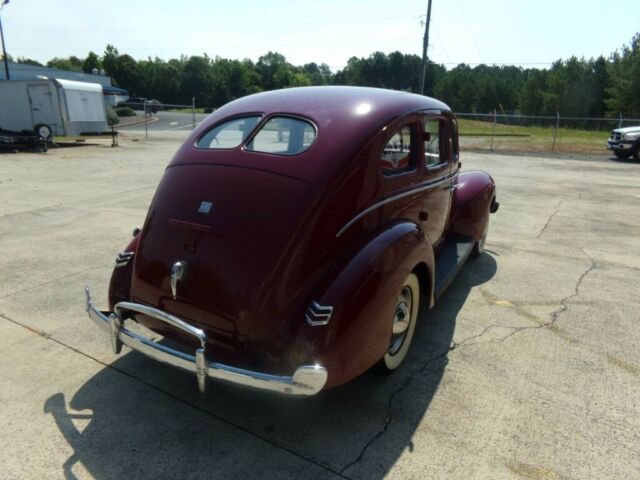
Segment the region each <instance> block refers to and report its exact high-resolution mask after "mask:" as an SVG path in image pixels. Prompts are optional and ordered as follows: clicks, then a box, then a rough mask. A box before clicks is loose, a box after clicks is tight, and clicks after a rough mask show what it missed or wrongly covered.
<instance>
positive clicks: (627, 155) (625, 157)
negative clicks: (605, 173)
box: [614, 152, 629, 160]
mask: <svg viewBox="0 0 640 480" xmlns="http://www.w3.org/2000/svg"><path fill="white" fill-rule="evenodd" d="M614 153H615V155H616V157H618V158H619V159H620V160H626V159H627V158H629V154H628V153H622V152H614Z"/></svg>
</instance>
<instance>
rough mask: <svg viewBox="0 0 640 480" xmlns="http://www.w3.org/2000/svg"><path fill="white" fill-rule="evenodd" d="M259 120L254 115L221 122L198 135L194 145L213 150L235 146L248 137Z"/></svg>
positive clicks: (258, 117)
mask: <svg viewBox="0 0 640 480" xmlns="http://www.w3.org/2000/svg"><path fill="white" fill-rule="evenodd" d="M259 121H260V116H259V115H254V116H250V117H242V118H234V119H233V120H228V121H226V122H223V123H221V124H219V125H217V126H215V127H214V128H212V129H211V130H209V131H208V132H207V133H205V134H204V135H203V136H202V137H200V139H199V140H198V141H197V142H196V147H197V148H203V149H213V150H216V149H229V148H235V147H237V146H238V145H240V144H242V142H244V141H245V140H246V139H247V137H249V135H250V134H251V132H252V131H253V129H254V128H256V125H257V124H258V122H259Z"/></svg>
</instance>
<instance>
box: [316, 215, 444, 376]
mask: <svg viewBox="0 0 640 480" xmlns="http://www.w3.org/2000/svg"><path fill="white" fill-rule="evenodd" d="M416 267H418V268H419V269H420V270H422V274H421V275H420V276H424V273H425V272H431V273H427V275H428V278H427V279H426V280H425V279H423V278H421V280H422V283H427V285H424V284H422V283H421V288H422V289H423V292H424V293H426V295H427V296H426V298H430V297H431V295H432V292H431V290H430V289H431V286H432V285H433V271H434V269H433V248H432V246H431V244H430V243H429V241H428V239H427V237H426V236H425V234H424V232H423V231H422V230H421V229H420V228H419V227H418V226H417V225H416V224H415V223H412V222H408V221H403V222H399V223H396V224H393V225H392V226H388V227H386V228H385V229H384V230H382V231H378V232H377V234H376V235H374V236H373V237H372V238H370V239H369V240H368V241H367V242H366V244H365V245H363V246H362V248H360V249H359V251H358V252H357V253H356V254H355V255H353V256H352V257H351V258H350V260H349V261H348V262H347V263H346V265H344V267H343V268H342V269H341V270H339V273H338V274H337V276H335V279H334V280H333V281H332V282H331V284H330V286H329V287H328V289H327V290H326V291H325V293H324V294H322V295H321V296H320V297H319V298H316V299H314V300H316V301H317V302H318V303H319V304H320V305H323V306H332V307H333V313H332V316H331V319H330V321H329V323H328V324H327V325H322V326H310V325H308V324H306V325H305V328H304V336H305V337H306V339H305V340H306V343H307V344H308V345H309V346H310V347H311V349H312V353H313V356H314V358H316V359H317V361H318V362H319V363H320V364H321V365H323V366H324V367H325V368H327V370H328V371H329V379H328V382H327V386H328V387H331V386H336V385H340V384H342V383H345V382H347V381H349V380H351V379H353V378H355V377H357V376H358V375H360V374H362V373H363V372H365V371H366V370H367V369H369V368H370V367H371V366H373V365H374V364H375V363H376V362H377V361H379V360H380V359H381V358H382V357H383V356H384V354H385V353H386V352H387V350H388V348H389V339H390V338H391V327H392V321H393V315H394V311H395V306H396V301H397V296H398V294H399V292H400V290H401V287H402V283H403V282H404V280H405V279H406V277H407V276H408V275H409V273H411V272H412V271H413V270H414V269H416ZM422 298H425V296H423V297H422ZM422 307H423V308H428V305H427V304H426V302H425V304H424V305H422ZM305 323H306V322H305Z"/></svg>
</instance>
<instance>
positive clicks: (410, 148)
mask: <svg viewBox="0 0 640 480" xmlns="http://www.w3.org/2000/svg"><path fill="white" fill-rule="evenodd" d="M415 159H416V141H415V129H414V128H412V127H411V125H405V126H403V127H402V128H400V129H399V130H398V131H397V132H396V133H394V134H393V135H392V136H391V138H390V139H389V140H388V141H387V143H386V144H385V146H384V149H383V150H382V158H381V159H380V165H381V166H382V173H383V175H386V176H389V175H397V174H398V173H404V172H409V171H412V170H415V168H416V162H415Z"/></svg>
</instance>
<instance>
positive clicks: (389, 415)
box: [339, 348, 450, 476]
mask: <svg viewBox="0 0 640 480" xmlns="http://www.w3.org/2000/svg"><path fill="white" fill-rule="evenodd" d="M449 350H450V348H447V350H445V351H444V352H441V353H439V354H437V355H435V356H433V357H430V358H428V359H427V360H426V361H425V362H424V363H423V364H422V366H421V367H420V368H418V369H417V370H416V371H414V372H413V373H412V374H411V375H409V376H408V377H407V378H406V379H405V381H404V383H402V385H400V386H399V387H398V388H396V389H395V390H394V391H393V393H392V394H391V396H390V397H389V402H388V403H387V415H386V417H385V422H384V425H383V426H382V429H381V430H380V431H378V432H377V433H376V434H375V435H373V436H372V437H371V438H370V439H369V441H368V442H367V443H366V444H365V445H364V446H363V447H362V448H361V449H360V453H359V454H358V456H357V457H356V458H355V459H354V460H352V461H351V462H349V463H348V464H347V465H345V466H344V467H342V469H340V471H339V473H340V475H343V476H344V475H345V473H344V472H345V471H346V470H348V469H349V468H351V467H353V466H354V465H355V464H357V463H359V462H360V461H361V460H362V457H363V456H364V454H365V453H366V452H367V450H368V449H369V447H371V446H372V445H373V444H374V443H375V442H376V440H378V439H379V438H380V437H382V436H383V435H384V434H385V433H386V432H387V429H388V428H389V426H390V425H391V423H392V422H393V402H394V400H395V399H396V396H397V395H398V394H400V393H401V392H402V391H404V390H405V389H406V388H407V387H408V386H409V385H410V384H411V382H412V381H413V379H414V378H415V377H417V376H418V375H420V374H421V373H424V372H425V371H426V370H427V368H428V367H429V366H430V365H431V364H432V363H433V362H435V361H437V360H440V359H444V358H445V357H446V356H447V353H449Z"/></svg>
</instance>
